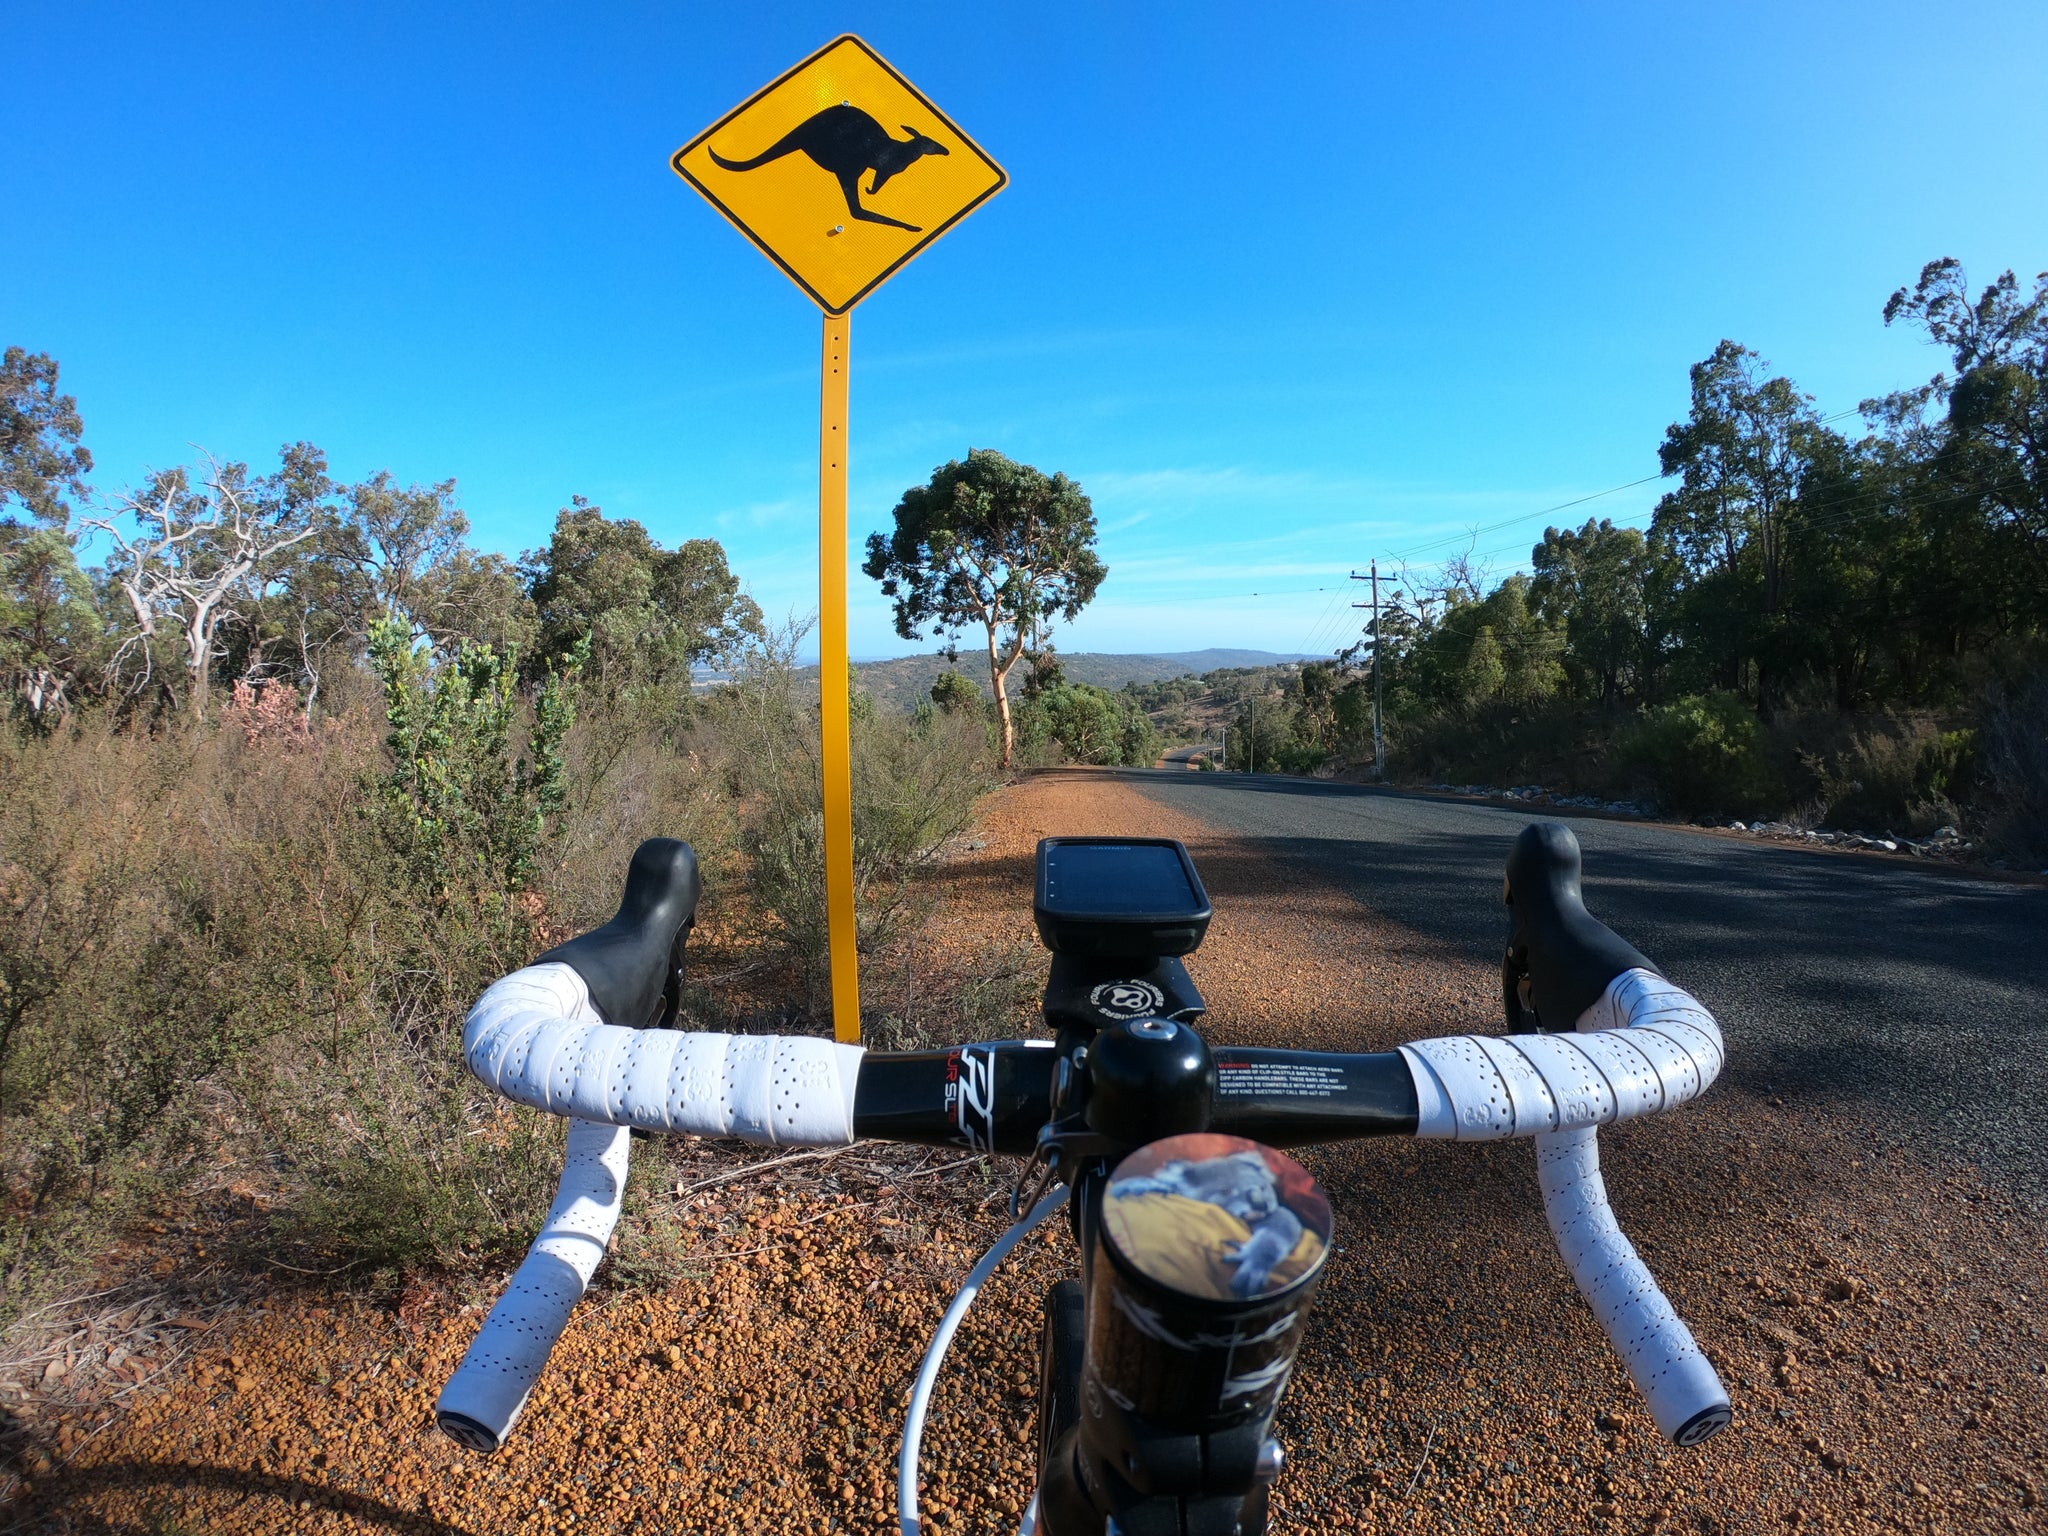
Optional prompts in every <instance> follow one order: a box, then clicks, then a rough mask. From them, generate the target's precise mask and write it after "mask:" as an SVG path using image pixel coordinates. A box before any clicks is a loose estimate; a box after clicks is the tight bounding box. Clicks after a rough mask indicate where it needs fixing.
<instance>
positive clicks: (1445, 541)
mask: <svg viewBox="0 0 2048 1536" xmlns="http://www.w3.org/2000/svg"><path fill="white" fill-rule="evenodd" d="M1861 412H1862V407H1861V406H1855V407H1852V408H1851V409H1849V410H1846V411H1837V412H1835V413H1834V415H1832V416H1823V417H1821V418H1820V421H1819V422H1818V423H1817V424H1818V425H1820V426H1826V425H1827V424H1828V423H1829V422H1831V421H1840V420H1841V419H1842V418H1843V417H1844V416H1856V415H1860V414H1861ZM1667 478H1669V477H1668V476H1667V475H1665V474H1664V472H1663V471H1661V470H1660V471H1658V472H1657V473H1656V474H1654V475H1645V476H1643V478H1642V479H1640V480H1630V481H1628V482H1626V483H1625V484H1622V485H1610V486H1609V487H1608V488H1607V489H1606V490H1604V491H1595V492H1593V494H1592V495H1590V496H1580V497H1578V498H1576V499H1575V500H1572V501H1561V502H1559V503H1558V504H1557V505H1556V506H1554V507H1545V508H1543V509H1542V510H1541V511H1537V512H1523V513H1520V514H1519V515H1517V516H1515V517H1509V518H1503V519H1502V520H1501V521H1500V522H1497V523H1488V524H1487V525H1486V526H1485V527H1483V528H1471V529H1468V530H1466V531H1465V532H1463V533H1455V534H1452V535H1451V536H1450V537H1448V538H1442V539H1435V540H1432V541H1431V542H1430V543H1427V544H1418V545H1416V546H1415V547H1414V548H1412V549H1408V550H1403V551H1397V552H1395V553H1393V554H1391V555H1389V556H1387V558H1388V559H1389V560H1395V561H1401V560H1408V559H1411V558H1413V557H1414V556H1416V555H1422V554H1427V553H1428V552H1429V551H1431V550H1433V549H1442V548H1444V547H1445V546H1447V545H1451V544H1456V543H1459V542H1460V541H1462V540H1465V539H1475V540H1476V539H1478V538H1481V537H1482V536H1484V535H1486V534H1489V533H1498V532H1500V531H1501V529H1503V528H1512V527H1514V526H1515V524H1517V523H1526V522H1531V521H1533V520H1534V519H1536V518H1539V517H1548V516H1550V515H1551V514H1552V513H1553V512H1568V511H1570V510H1571V509H1572V508H1573V507H1583V506H1584V505H1585V504H1586V503H1587V502H1589V501H1599V500H1600V499H1601V498H1602V497H1606V496H1614V495H1618V494H1619V493H1621V492H1622V491H1632V490H1634V489H1635V488H1636V487H1637V486H1639V485H1648V484H1649V483H1650V482H1651V481H1653V480H1663V479H1667Z"/></svg>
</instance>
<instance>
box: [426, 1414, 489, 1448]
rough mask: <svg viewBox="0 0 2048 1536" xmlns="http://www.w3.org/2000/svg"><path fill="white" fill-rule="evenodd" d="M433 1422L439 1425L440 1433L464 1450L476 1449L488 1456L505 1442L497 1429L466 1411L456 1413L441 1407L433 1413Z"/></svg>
mask: <svg viewBox="0 0 2048 1536" xmlns="http://www.w3.org/2000/svg"><path fill="white" fill-rule="evenodd" d="M434 1422H435V1423H436V1424H437V1425H439V1426H440V1429H441V1433H442V1434H444V1435H446V1436H447V1437H448V1438H449V1439H450V1440H453V1441H454V1442H455V1443H456V1444H457V1445H459V1446H461V1447H462V1448H463V1449H464V1450H466V1451H476V1452H478V1453H480V1454H482V1455H485V1456H488V1455H490V1454H491V1452H493V1451H495V1450H496V1449H497V1448H498V1447H499V1446H501V1445H503V1444H504V1443H505V1442H504V1441H503V1440H502V1439H501V1438H500V1437H499V1435H498V1433H497V1431H495V1430H493V1429H492V1428H490V1427H489V1426H488V1425H486V1424H481V1423H479V1422H477V1421H476V1420H475V1419H472V1418H471V1417H470V1416H469V1415H468V1414H466V1413H456V1412H453V1411H452V1410H450V1409H447V1408H443V1409H442V1410H441V1411H440V1412H438V1413H436V1414H435V1415H434Z"/></svg>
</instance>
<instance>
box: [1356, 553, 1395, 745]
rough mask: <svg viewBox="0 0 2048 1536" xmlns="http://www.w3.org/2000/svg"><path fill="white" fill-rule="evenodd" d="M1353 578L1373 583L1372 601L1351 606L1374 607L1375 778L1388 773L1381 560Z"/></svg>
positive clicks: (1373, 723)
mask: <svg viewBox="0 0 2048 1536" xmlns="http://www.w3.org/2000/svg"><path fill="white" fill-rule="evenodd" d="M1351 579H1352V580H1353V581H1369V582H1371V583H1372V601H1371V602H1370V603H1353V604H1352V605H1351V606H1352V607H1354V608H1371V609H1372V776H1373V777H1374V778H1375V779H1378V778H1382V777H1384V776H1385V773H1386V767H1385V763H1384V757H1385V753H1386V738H1385V736H1384V735H1383V734H1382V733H1381V730H1380V701H1381V699H1382V697H1383V694H1382V691H1381V688H1380V563H1379V561H1377V560H1375V561H1373V562H1372V569H1371V571H1370V572H1369V573H1368V574H1366V575H1364V576H1361V575H1359V574H1358V572H1356V571H1353V572H1352V573H1351Z"/></svg>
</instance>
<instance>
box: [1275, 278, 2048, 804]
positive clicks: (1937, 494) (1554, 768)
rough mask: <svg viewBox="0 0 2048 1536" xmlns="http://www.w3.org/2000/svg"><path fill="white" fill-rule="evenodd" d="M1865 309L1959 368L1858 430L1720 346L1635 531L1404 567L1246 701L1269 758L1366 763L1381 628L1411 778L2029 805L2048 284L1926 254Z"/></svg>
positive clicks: (2046, 491) (2039, 637)
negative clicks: (1312, 655)
mask: <svg viewBox="0 0 2048 1536" xmlns="http://www.w3.org/2000/svg"><path fill="white" fill-rule="evenodd" d="M1882 318H1883V322H1884V323H1885V324H1886V325H1909V326H1912V327H1914V328H1915V329H1917V330H1918V331H1920V332H1921V333H1922V334H1923V335H1924V336H1925V337H1926V338H1927V339H1928V340H1929V341H1930V342H1931V343H1933V344H1934V345H1936V346H1938V347H1939V348H1941V349H1942V350H1943V351H1944V352H1945V353H1946V354H1947V356H1948V366H1947V367H1945V368H1944V369H1943V370H1942V371H1940V372H1938V373H1936V374H1935V375H1934V376H1933V377H1932V378H1931V379H1929V380H1928V381H1927V382H1926V383H1923V384H1919V385H1916V386H1913V387H1910V388H1906V389H1900V390H1896V391H1893V392H1891V393H1889V394H1885V395H1882V396H1878V397H1875V398H1872V399H1868V400H1865V401H1863V402H1861V404H1860V405H1859V406H1858V407H1857V409H1856V411H1855V412H1854V413H1847V412H1845V413H1843V414H1844V415H1848V414H1854V415H1856V416H1859V417H1860V418H1861V421H1862V430H1861V432H1860V433H1856V434H1854V435H1852V434H1851V433H1850V432H1848V431H1845V430H1843V429H1842V428H1841V427H1840V426H1838V425H1837V420H1838V418H1829V417H1825V416H1823V415H1822V413H1821V411H1820V408H1819V407H1818V405H1817V404H1816V402H1815V401H1814V399H1813V397H1812V396H1810V395H1809V394H1807V393H1806V392H1804V391H1802V390H1801V389H1800V388H1799V387H1798V385H1797V384H1796V383H1794V381H1793V380H1792V379H1791V378H1790V377H1788V376H1786V375H1784V374H1781V373H1778V372H1776V371H1774V370H1773V369H1772V368H1771V367H1770V365H1769V364H1768V362H1767V361H1766V360H1765V359H1764V358H1763V357H1761V356H1759V355H1758V353H1756V352H1755V351H1754V350H1753V349H1751V348H1749V347H1746V346H1743V345H1741V344H1740V343H1738V342H1735V341H1723V342H1722V343H1721V344H1720V345H1719V346H1717V347H1716V348H1715V349H1714V350H1713V352H1712V354H1711V355H1709V356H1708V357H1706V358H1704V359H1702V360H1701V361H1700V362H1698V363H1696V364H1694V365H1693V367H1692V369H1691V375H1690V398H1689V408H1688V411H1687V414H1686V416H1685V418H1684V419H1683V420H1681V421H1678V422H1675V423H1673V424H1672V426H1671V427H1670V428H1669V429H1668V430H1667V431H1666V432H1665V434H1664V439H1663V442H1662V443H1661V444H1659V446H1658V462H1659V467H1660V469H1661V470H1662V472H1663V474H1664V475H1665V476H1666V477H1667V478H1669V479H1670V480H1671V481H1672V482H1674V483H1673V485H1672V487H1671V488H1670V489H1669V490H1668V491H1667V492H1666V493H1665V494H1664V495H1663V496H1662V497H1661V499H1660V500H1659V501H1658V503H1657V506H1656V509H1655V511H1654V513H1653V514H1652V516H1651V518H1650V521H1649V525H1648V527H1646V528H1633V527H1623V526H1617V525H1616V524H1615V523H1613V522H1612V521H1609V520H1606V519H1589V520H1588V521H1587V522H1585V523H1584V524H1583V525H1581V526H1579V527H1576V528H1569V527H1567V528H1556V527H1552V528H1546V529H1545V530H1544V533H1543V536H1542V539H1541V541H1540V542H1539V543H1537V544H1536V545H1535V546H1534V548H1533V549H1532V550H1531V551H1530V561H1529V564H1530V569H1529V571H1528V572H1527V573H1526V574H1524V573H1521V572H1517V573H1515V574H1513V575H1510V576H1508V577H1506V578H1505V579H1504V580H1500V581H1497V582H1493V581H1489V580H1488V579H1487V578H1486V576H1485V574H1484V572H1483V571H1482V570H1480V569H1479V568H1478V567H1476V566H1475V565H1474V564H1473V563H1472V561H1471V560H1470V559H1469V557H1468V558H1463V559H1453V560H1452V561H1450V562H1449V563H1447V564H1446V565H1445V566H1444V567H1442V568H1441V570H1440V571H1438V572H1436V573H1434V574H1430V575H1422V576H1418V575H1414V574H1407V575H1404V579H1403V581H1402V583H1401V587H1402V592H1401V595H1400V596H1399V597H1398V598H1397V599H1396V600H1395V601H1394V602H1393V603H1392V604H1391V605H1390V606H1388V607H1387V608H1385V609H1384V610H1383V612H1382V615H1381V619H1380V622H1379V628H1378V633H1377V635H1374V634H1372V633H1371V632H1370V631H1368V634H1367V636H1366V638H1365V639H1364V640H1363V641H1362V642H1361V643H1360V644H1358V645H1356V646H1353V647H1351V648H1350V649H1349V650H1347V651H1345V652H1343V653H1341V654H1340V655H1339V656H1338V657H1336V658H1335V659H1334V660H1333V661H1332V662H1329V663H1323V664H1318V665H1316V666H1314V667H1310V668H1305V669H1303V671H1302V673H1301V675H1300V677H1299V680H1298V681H1297V682H1295V683H1294V684H1292V685H1291V687H1290V688H1289V690H1288V691H1287V694H1286V696H1285V697H1281V698H1274V699H1270V700H1268V701H1267V702H1266V705H1265V712H1266V716H1267V717H1269V718H1265V719H1262V720H1253V719H1252V718H1250V714H1251V713H1252V712H1251V711H1247V715H1246V719H1245V720H1244V725H1245V726H1246V727H1247V729H1246V731H1245V735H1246V737H1247V739H1249V737H1250V735H1251V729H1250V728H1252V727H1254V726H1258V725H1264V726H1265V727H1266V730H1265V731H1264V733H1263V734H1265V735H1266V736H1267V738H1268V739H1269V740H1271V741H1273V742H1274V746H1273V749H1272V751H1273V765H1275V766H1277V765H1278V763H1279V761H1280V760H1281V759H1283V758H1287V757H1289V755H1290V754H1291V756H1292V760H1293V762H1294V764H1295V765H1297V766H1299V765H1301V764H1303V763H1306V762H1310V761H1312V760H1313V761H1320V760H1322V759H1323V758H1325V757H1328V756H1331V755H1335V756H1339V757H1345V756H1353V757H1355V756H1356V755H1357V754H1358V752H1359V751H1360V749H1361V747H1362V746H1364V745H1365V744H1366V742H1367V741H1369V729H1370V703H1369V693H1370V688H1371V685H1372V681H1373V668H1374V664H1375V663H1374V651H1375V645H1374V641H1375V640H1377V642H1378V643H1377V651H1378V665H1379V667H1380V682H1381V684H1382V686H1383V690H1384V696H1385V706H1386V713H1387V716H1388V725H1389V730H1390V732H1391V735H1392V740H1393V742H1394V747H1395V750H1396V753H1397V766H1399V767H1401V768H1402V769H1404V770H1405V771H1406V772H1408V773H1411V774H1433V773H1443V774H1451V775H1458V776H1463V777H1471V778H1485V777H1487V776H1489V775H1491V776H1492V781H1493V782H1523V781H1525V780H1530V779H1543V780H1546V781H1548V782H1553V783H1559V784H1563V785H1565V786H1566V787H1571V788H1575V789H1577V788H1593V789H1609V790H1613V789H1619V788H1625V787H1629V786H1630V785H1634V786H1636V787H1639V788H1644V789H1647V790H1648V791H1649V792H1651V793H1653V794H1655V795H1656V797H1657V798H1660V799H1662V800H1663V801H1664V802H1665V803H1666V804H1667V805H1668V806H1670V807H1672V808H1674V809H1679V810H1685V811H1697V812H1705V813H1717V812H1750V813H1764V812H1770V813H1773V814H1775V813H1780V812H1785V811H1787V810H1788V809H1791V808H1794V807H1797V806H1802V805H1803V806H1804V807H1805V808H1806V810H1807V812H1808V813H1809V814H1817V815H1826V814H1829V812H1830V809H1832V810H1834V811H1835V812H1837V813H1839V814H1850V813H1851V812H1852V811H1853V812H1855V813H1857V814H1863V815H1872V816H1875V815H1880V814H1885V815H1892V816H1897V817H1905V816H1907V815H1909V814H1913V813H1916V807H1917V814H1920V815H1921V816H1923V817H1927V816H1946V815H1950V814H1953V813H1955V811H1956V808H1957V806H1958V805H1959V804H1960V803H1962V802H1966V801H1969V800H1971V799H1973V798H1982V797H1984V796H1986V795H1990V796H1993V797H1996V798H1999V799H2000V800H2001V802H2002V803H2008V804H2013V803H2019V802H2024V803H2025V804H2026V805H2028V806H2031V807H2032V809H2031V810H2029V811H2027V812H2026V814H2027V815H2034V816H2038V815H2040V814H2041V812H2042V811H2043V810H2044V809H2048V807H2043V806H2042V805H2041V803H2040V800H2039V797H2040V796H2041V795H2042V794H2043V793H2044V791H2043V790H2042V789H2041V787H2040V785H2039V783H2038V776H2039V775H2040V774H2041V772H2042V771H2043V768H2044V767H2048V764H2044V762H2043V760H2042V758H2043V748H2042V746H2041V744H2040V741H2039V737H2040V734H2041V731H2042V728H2043V721H2044V720H2048V699H2044V698H2043V684H2042V682H2041V676H2042V657H2043V640H2044V636H2048V274H2043V275H2041V276H2040V277H2037V278H2036V279H2035V280H2034V282H2033V284H2032V286H2031V289H2029V288H2028V287H2026V286H2025V285H2023V284H2022V283H2021V282H2020V281H2019V280H2018V279H2017V278H2016V277H2015V276H2014V275H2013V273H2011V272H2006V273H2003V274H2001V275H2000V276H1999V277H1998V278H1997V279H1996V280H1995V281H1993V282H1991V283H1990V284H1988V285H1987V286H1985V287H1984V288H1982V289H1981V290H1978V291H1975V292H1973V291H1972V289H1971V287H1970V285H1969V284H1968V283H1967V281H1966V279H1965V274H1964V271H1963V268H1962V266H1961V264H1960V263H1958V262H1956V261H1954V260H1950V259H1943V260H1939V261H1934V262H1930V263H1928V264H1927V266H1926V267H1925V268H1924V269H1923V270H1922V272H1921V273H1920V276H1919V278H1918V280H1917V281H1916V282H1915V283H1913V284H1911V285H1909V286H1907V287H1902V288H1900V289H1899V290H1898V291H1897V292H1895V293H1894V294H1892V295H1891V297H1890V298H1889V300H1887V302H1886V303H1885V304H1884V306H1883V312H1882ZM1878 757H1883V758H1884V759H1885V761H1884V762H1882V763H1879V762H1876V761H1874V759H1875V758H1878ZM1886 775H1889V779H1890V781H1895V782H1889V784H1888V788H1887V789H1886V791H1885V793H1884V794H1882V795H1878V796H1876V798H1877V799H1878V800H1885V799H1887V797H1889V800H1890V801H1892V802H1899V803H1887V804H1883V805H1879V804H1873V803H1871V786H1870V785H1869V784H1868V783H1866V782H1865V781H1866V780H1869V779H1872V778H1876V777H1884V776H1886ZM2030 775H2032V776H2033V778H2032V779H2030V777H2029V776H2030ZM1908 781H1910V782H1908ZM2030 783H2031V784H2032V787H2031V788H2030V787H2029V785H2030ZM1902 797H1903V798H1902Z"/></svg>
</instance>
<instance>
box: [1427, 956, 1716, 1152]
mask: <svg viewBox="0 0 2048 1536" xmlns="http://www.w3.org/2000/svg"><path fill="white" fill-rule="evenodd" d="M1401 1054H1402V1055H1403V1056H1404V1057H1406V1058H1407V1061H1408V1071H1409V1073H1410V1075H1411V1076H1413V1077H1414V1079H1415V1098H1416V1128H1415V1134H1416V1135H1418V1136H1439V1137H1450V1138H1454V1139H1456V1140H1458V1141H1497V1140H1506V1139H1507V1138H1509V1137H1512V1136H1536V1135H1540V1134H1542V1133H1544V1132H1547V1131H1565V1130H1571V1129H1573V1128H1575V1127H1578V1126H1589V1125H1605V1124H1607V1123H1608V1122H1609V1121H1612V1120H1633V1119H1635V1118H1636V1117H1637V1116H1638V1115H1651V1114H1655V1113H1656V1112H1657V1111H1659V1110H1663V1109H1674V1108H1676V1107H1677V1106H1678V1105H1680V1104H1683V1103H1685V1102H1686V1101H1687V1100H1688V1099H1696V1098H1698V1097H1699V1096H1700V1095H1701V1094H1702V1093H1704V1092H1705V1091H1706V1089H1707V1085H1708V1084H1710V1083H1712V1082H1713V1080H1714V1079H1715V1077H1716V1076H1718V1075H1719V1073H1720V1071H1721V1061H1722V1046H1721V1030H1720V1027H1719V1026H1718V1025H1716V1024H1715V1023H1714V1016H1713V1015H1712V1014H1710V1013H1708V1012H1707V1010H1706V1009H1705V1008H1703V1007H1701V1006H1700V1005H1699V1003H1698V1002H1696V1001H1695V1000H1694V999H1693V996H1692V994H1691V993H1689V992H1687V991H1685V990H1684V989H1683V988H1681V987H1675V986H1673V985H1672V984H1671V983H1670V982H1668V981H1666V980H1665V979H1664V978H1663V977H1662V976H1659V975H1657V974H1656V973H1655V972H1654V971H1644V970H1634V971H1624V972H1622V974H1621V975H1619V976H1617V977H1615V978H1614V980H1613V981H1612V982H1610V983H1609V984H1608V987H1607V991H1606V992H1605V993H1604V994H1602V996H1601V998H1600V1000H1599V1001H1598V1002H1597V1003H1595V1004H1594V1005H1593V1006H1592V1007H1591V1008H1588V1009H1587V1010H1586V1012H1585V1016H1584V1017H1583V1018H1581V1019H1580V1020H1579V1033H1577V1034H1575V1035H1508V1036H1506V1037H1504V1038H1498V1039H1496V1038H1491V1037H1488V1036H1485V1035H1452V1036H1446V1037H1444V1038H1441V1039H1436V1040H1418V1041H1416V1042H1415V1043H1414V1044H1412V1045H1404V1046H1402V1047H1401Z"/></svg>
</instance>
